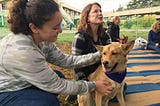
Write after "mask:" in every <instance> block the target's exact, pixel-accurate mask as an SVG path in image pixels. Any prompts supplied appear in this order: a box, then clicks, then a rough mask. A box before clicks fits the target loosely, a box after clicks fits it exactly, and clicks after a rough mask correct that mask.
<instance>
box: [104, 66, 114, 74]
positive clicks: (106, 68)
mask: <svg viewBox="0 0 160 106" xmlns="http://www.w3.org/2000/svg"><path fill="white" fill-rule="evenodd" d="M111 70H112V68H110V67H105V70H104V72H105V73H109V72H110V71H111Z"/></svg>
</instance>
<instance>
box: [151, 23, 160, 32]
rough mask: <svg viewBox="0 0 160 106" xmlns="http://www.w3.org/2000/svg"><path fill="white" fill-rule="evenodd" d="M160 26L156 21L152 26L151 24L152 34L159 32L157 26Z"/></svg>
mask: <svg viewBox="0 0 160 106" xmlns="http://www.w3.org/2000/svg"><path fill="white" fill-rule="evenodd" d="M159 24H160V22H159V21H158V20H156V21H155V22H154V23H153V24H152V26H151V28H152V30H153V31H154V32H156V33H157V32H158V31H159V29H158V25H159Z"/></svg>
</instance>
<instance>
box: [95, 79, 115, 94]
mask: <svg viewBox="0 0 160 106" xmlns="http://www.w3.org/2000/svg"><path fill="white" fill-rule="evenodd" d="M96 91H98V92H99V93H101V94H102V95H106V96H108V95H110V94H111V93H112V91H113V87H112V84H111V82H109V81H105V80H101V81H96Z"/></svg>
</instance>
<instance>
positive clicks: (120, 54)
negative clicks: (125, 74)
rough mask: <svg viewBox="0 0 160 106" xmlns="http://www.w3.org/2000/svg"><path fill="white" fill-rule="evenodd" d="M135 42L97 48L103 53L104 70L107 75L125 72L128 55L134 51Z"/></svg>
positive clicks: (115, 43) (114, 43)
mask: <svg viewBox="0 0 160 106" xmlns="http://www.w3.org/2000/svg"><path fill="white" fill-rule="evenodd" d="M133 45H134V41H131V42H129V43H125V44H121V43H119V42H112V43H111V44H109V45H106V46H100V47H97V49H98V50H99V51H100V53H101V63H102V68H103V71H104V72H105V73H114V72H121V71H124V70H125V68H126V64H127V54H128V53H129V51H131V50H132V48H133Z"/></svg>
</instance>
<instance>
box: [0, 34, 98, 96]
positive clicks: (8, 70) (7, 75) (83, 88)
mask: <svg viewBox="0 0 160 106" xmlns="http://www.w3.org/2000/svg"><path fill="white" fill-rule="evenodd" d="M99 60H100V54H99V52H96V53H94V54H87V55H82V56H72V55H67V54H64V53H63V52H61V51H60V50H59V49H58V48H57V47H56V46H55V45H54V43H53V42H42V43H41V44H40V45H39V47H37V46H36V45H35V44H34V41H33V39H32V37H31V36H29V35H28V36H26V35H23V34H17V35H15V34H13V33H10V34H9V35H7V36H6V37H4V38H3V39H2V40H1V41H0V92H8V91H16V90H20V89H24V88H27V87H30V86H32V85H34V86H36V87H38V88H40V89H42V90H45V91H48V92H51V93H56V94H84V93H87V92H89V91H91V90H93V89H95V82H86V81H77V82H76V81H69V80H65V79H63V78H59V77H58V76H57V74H56V73H55V72H54V71H53V70H52V69H51V67H49V66H48V63H51V64H54V65H57V66H60V67H63V68H79V67H84V66H88V65H91V64H94V63H95V62H97V61H99Z"/></svg>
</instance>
